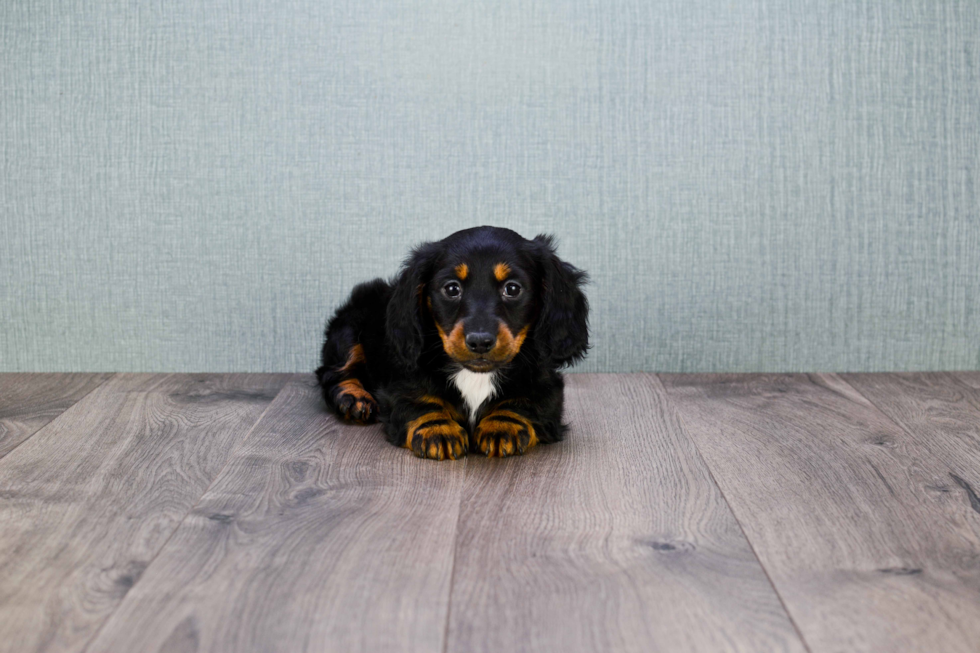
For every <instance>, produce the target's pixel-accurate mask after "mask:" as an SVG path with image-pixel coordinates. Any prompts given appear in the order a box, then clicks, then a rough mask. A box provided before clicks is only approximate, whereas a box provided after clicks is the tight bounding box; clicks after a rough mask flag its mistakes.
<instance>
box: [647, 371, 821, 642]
mask: <svg viewBox="0 0 980 653" xmlns="http://www.w3.org/2000/svg"><path fill="white" fill-rule="evenodd" d="M653 376H655V377H656V378H657V381H658V382H659V383H660V387H661V388H663V391H664V400H665V401H668V402H670V405H671V406H672V407H673V409H674V414H675V415H676V416H677V423H678V425H679V426H680V427H681V430H682V431H683V432H684V437H686V438H687V440H688V442H690V443H691V445H692V446H693V447H694V451H695V452H696V453H697V454H698V459H700V461H701V463H702V464H704V469H705V471H707V472H708V477H709V478H710V479H711V482H712V483H714V484H715V487H716V488H718V493H719V494H721V499H722V501H724V502H725V505H726V506H728V510H729V511H730V512H731V513H732V518H733V519H734V520H735V523H736V524H738V530H739V531H740V532H741V533H742V537H744V538H745V543H746V544H748V545H749V551H751V552H752V555H753V556H754V557H755V560H756V562H758V563H759V568H760V569H762V573H763V574H765V576H766V580H767V581H768V582H769V587H771V588H772V591H773V593H774V594H775V595H776V598H777V599H779V605H781V606H782V607H783V612H785V613H786V618H787V619H789V623H790V625H792V626H793V630H794V631H796V636H797V637H799V638H800V643H801V644H802V645H803V648H804V649H806V650H807V651H809V652H810V653H813V651H812V649H811V648H810V645H809V644H808V643H807V641H806V638H805V637H803V631H801V630H800V627H799V626H798V625H797V623H796V620H795V619H794V618H793V613H792V612H790V611H789V606H787V605H786V602H785V601H783V596H782V594H780V593H779V588H777V587H776V583H774V582H773V580H772V576H770V575H769V570H768V569H766V566H765V565H764V564H763V563H762V558H760V557H759V553H758V552H757V551H756V550H755V545H753V544H752V540H751V539H749V535H748V533H746V532H745V527H744V526H742V520H740V519H739V518H738V513H737V512H735V507H734V506H732V503H731V501H729V500H728V497H727V496H725V491H724V490H723V489H722V488H721V485H719V483H718V479H716V478H715V473H714V472H713V471H711V466H710V465H709V464H708V461H707V460H705V458H704V456H703V455H702V454H701V448H700V447H698V442H697V440H695V439H694V438H692V437H691V436H690V435H689V434H688V433H687V432H686V431H687V429H686V428H685V426H684V423H683V416H682V415H681V411H680V409H679V408H678V407H677V405H676V404H675V403H674V400H673V398H671V396H670V392H668V391H667V386H666V385H665V384H664V382H663V379H661V378H660V375H659V374H654V375H653Z"/></svg>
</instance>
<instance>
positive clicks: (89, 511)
mask: <svg viewBox="0 0 980 653" xmlns="http://www.w3.org/2000/svg"><path fill="white" fill-rule="evenodd" d="M286 380H287V377H285V376H284V375H253V374H244V375H133V374H121V375H117V376H115V377H114V378H112V379H111V380H109V381H107V382H106V383H105V384H103V385H102V386H100V387H99V388H97V389H95V390H94V391H92V392H91V393H90V394H89V395H88V396H87V397H85V398H84V399H82V400H81V401H79V402H78V403H76V404H75V405H74V406H72V407H71V408H69V409H67V410H66V411H65V412H63V413H62V414H61V415H60V416H58V417H57V418H56V419H54V420H53V421H52V422H50V423H49V424H48V425H47V426H45V427H44V428H43V429H41V430H40V431H38V432H37V433H36V434H35V435H34V436H33V437H32V438H31V439H30V440H28V441H27V442H25V443H24V444H22V445H21V446H19V447H17V448H16V449H15V450H13V451H12V452H10V453H9V454H8V455H7V456H6V457H5V458H4V459H3V460H0V497H2V502H0V651H11V652H13V651H17V652H18V653H20V652H24V651H40V650H44V651H78V650H81V649H82V647H83V646H84V645H85V643H86V642H87V641H88V640H89V639H90V638H91V637H92V635H94V634H95V632H96V630H97V629H98V628H99V627H100V626H101V625H102V624H103V622H104V621H105V619H106V618H107V617H108V616H109V614H111V613H112V611H113V610H114V609H115V608H116V607H117V606H118V605H119V603H120V601H121V600H122V599H123V597H124V596H125V595H126V593H127V592H128V591H129V589H130V588H131V587H132V586H133V584H134V583H136V582H137V580H138V579H139V577H140V575H141V574H142V572H143V570H144V569H145V567H146V566H147V565H148V564H149V562H150V561H151V560H152V559H153V557H154V556H155V555H156V554H157V552H158V551H159V550H160V548H161V547H162V546H163V544H164V542H166V540H167V539H168V538H169V537H170V535H171V534H172V533H173V531H174V529H176V527H177V525H178V524H179V523H180V521H181V519H182V518H183V517H184V515H186V514H187V512H188V511H189V510H190V508H191V506H193V504H194V502H195V501H197V499H198V498H199V497H200V496H201V494H203V492H204V491H205V489H206V488H207V487H208V485H209V484H210V483H211V481H212V480H213V479H214V478H215V476H216V475H217V474H218V472H219V470H220V469H221V468H222V467H223V466H224V464H225V461H226V460H227V459H228V456H229V453H230V450H231V448H232V447H233V446H234V445H235V444H236V443H237V442H238V441H239V440H240V439H241V438H242V436H243V435H244V434H245V433H246V432H247V431H248V429H249V428H250V427H251V426H252V425H253V424H254V423H255V422H256V420H258V418H259V416H260V415H261V413H262V411H263V410H264V409H265V408H266V407H267V406H268V405H269V403H270V402H271V401H272V399H273V397H274V396H275V395H276V393H277V392H278V390H279V389H280V387H281V386H282V385H283V383H284V382H285V381H286Z"/></svg>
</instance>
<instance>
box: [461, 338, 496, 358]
mask: <svg viewBox="0 0 980 653" xmlns="http://www.w3.org/2000/svg"><path fill="white" fill-rule="evenodd" d="M496 342H497V339H496V338H495V337H494V336H493V335H492V334H489V333H470V334H468V335H467V336H466V348H467V349H469V350H470V351H471V352H473V353H474V354H485V353H487V352H488V351H490V350H491V349H493V345H494V343H496Z"/></svg>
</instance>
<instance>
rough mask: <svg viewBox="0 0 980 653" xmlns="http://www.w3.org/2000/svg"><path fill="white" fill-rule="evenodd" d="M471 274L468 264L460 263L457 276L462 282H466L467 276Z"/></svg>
mask: <svg viewBox="0 0 980 653" xmlns="http://www.w3.org/2000/svg"><path fill="white" fill-rule="evenodd" d="M469 273H470V266H468V265H466V263H460V264H459V265H457V266H456V276H457V277H459V280H460V281H466V277H467V275H469Z"/></svg>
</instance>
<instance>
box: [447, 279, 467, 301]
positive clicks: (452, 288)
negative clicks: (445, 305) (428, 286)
mask: <svg viewBox="0 0 980 653" xmlns="http://www.w3.org/2000/svg"><path fill="white" fill-rule="evenodd" d="M442 294H443V295H445V296H446V297H448V298H449V299H459V296H460V295H462V294H463V289H462V288H460V286H459V284H458V283H456V282H455V281H450V282H449V283H447V284H446V285H445V286H443V287H442Z"/></svg>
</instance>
